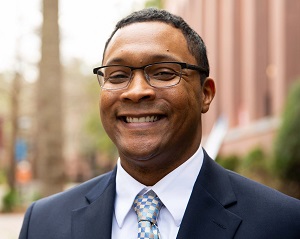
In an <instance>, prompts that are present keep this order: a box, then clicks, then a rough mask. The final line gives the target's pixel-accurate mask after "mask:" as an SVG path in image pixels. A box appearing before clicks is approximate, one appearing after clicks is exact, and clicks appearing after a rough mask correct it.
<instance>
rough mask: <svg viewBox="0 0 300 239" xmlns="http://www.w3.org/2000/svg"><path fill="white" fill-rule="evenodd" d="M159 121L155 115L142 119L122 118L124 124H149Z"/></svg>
mask: <svg viewBox="0 0 300 239" xmlns="http://www.w3.org/2000/svg"><path fill="white" fill-rule="evenodd" d="M159 119H160V117H159V116H157V115H152V116H144V117H124V121H125V122H126V123H149V122H155V121H158V120H159Z"/></svg>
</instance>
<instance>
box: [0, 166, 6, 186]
mask: <svg viewBox="0 0 300 239" xmlns="http://www.w3.org/2000/svg"><path fill="white" fill-rule="evenodd" d="M5 183H6V173H5V171H4V170H1V169H0V184H5Z"/></svg>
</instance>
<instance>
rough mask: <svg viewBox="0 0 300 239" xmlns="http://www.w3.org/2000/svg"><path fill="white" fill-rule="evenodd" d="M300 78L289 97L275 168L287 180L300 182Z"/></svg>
mask: <svg viewBox="0 0 300 239" xmlns="http://www.w3.org/2000/svg"><path fill="white" fill-rule="evenodd" d="M299 102H300V80H298V81H296V82H295V83H294V84H293V85H292V87H291V89H290V91H289V95H288V98H287V102H286V105H285V109H284V114H283V117H282V125H281V127H280V128H279V130H278V134H277V138H276V141H275V148H274V154H275V155H274V157H275V164H274V166H275V169H276V170H277V172H278V173H279V175H280V177H281V178H282V179H285V180H291V181H296V182H299V183H300V120H299V119H300V103H299Z"/></svg>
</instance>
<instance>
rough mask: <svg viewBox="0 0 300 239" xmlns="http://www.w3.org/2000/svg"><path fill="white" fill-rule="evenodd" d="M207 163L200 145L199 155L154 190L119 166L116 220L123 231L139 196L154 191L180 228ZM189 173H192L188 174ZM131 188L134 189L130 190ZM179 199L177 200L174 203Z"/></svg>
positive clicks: (197, 153) (176, 170)
mask: <svg viewBox="0 0 300 239" xmlns="http://www.w3.org/2000/svg"><path fill="white" fill-rule="evenodd" d="M202 163H203V150H202V147H201V145H200V147H199V149H198V150H197V151H196V153H195V154H194V155H193V156H192V157H191V158H189V159H188V160H187V161H186V162H184V163H183V164H181V165H180V166H179V167H178V168H176V169H175V170H173V171H172V172H170V173H169V174H168V175H166V176H165V177H164V178H162V179H161V180H160V181H159V182H157V183H156V184H155V185H154V186H152V187H146V186H145V185H143V184H141V183H140V182H138V181H136V180H135V179H134V178H133V177H131V176H130V175H129V174H128V173H127V172H126V171H125V170H124V169H123V167H122V166H121V163H120V159H118V162H117V176H116V201H115V216H116V219H117V223H118V225H119V227H122V226H123V223H124V220H125V218H126V216H127V214H128V212H129V211H130V210H131V208H132V203H133V201H134V199H135V197H136V195H137V194H139V193H140V192H141V191H143V192H146V191H149V190H150V189H151V190H153V191H154V192H155V193H156V194H157V196H158V197H159V198H160V200H161V201H162V202H163V204H164V206H165V207H166V208H167V210H168V211H169V212H170V213H171V215H172V216H173V219H174V222H175V224H176V226H179V225H180V224H181V221H182V218H183V215H184V212H185V209H186V207H187V204H188V201H189V198H190V196H191V193H192V190H193V186H194V184H195V181H196V179H197V176H198V174H199V172H200V169H201V167H202ZM186 172H189V173H186ZM128 185H130V187H128ZM174 198H176V200H174Z"/></svg>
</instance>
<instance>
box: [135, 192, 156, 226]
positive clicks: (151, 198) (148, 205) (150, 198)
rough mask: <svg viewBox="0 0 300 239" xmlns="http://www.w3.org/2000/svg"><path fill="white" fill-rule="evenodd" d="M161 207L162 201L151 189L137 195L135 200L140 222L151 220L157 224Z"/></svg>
mask: <svg viewBox="0 0 300 239" xmlns="http://www.w3.org/2000/svg"><path fill="white" fill-rule="evenodd" d="M161 207H162V202H161V201H160V199H159V198H158V196H157V195H156V194H155V193H154V192H153V191H149V192H148V193H146V194H144V195H137V196H136V198H135V200H134V202H133V209H134V211H135V212H136V214H137V217H138V221H139V222H140V221H149V222H151V223H152V224H156V220H157V217H158V214H159V211H160V209H161Z"/></svg>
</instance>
